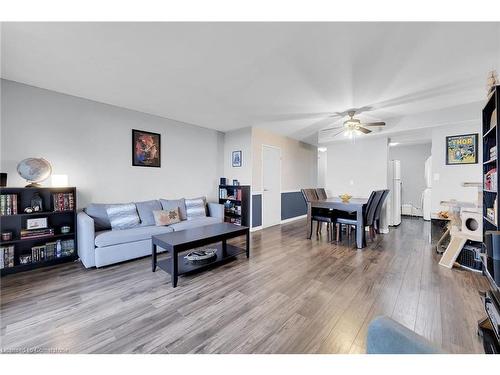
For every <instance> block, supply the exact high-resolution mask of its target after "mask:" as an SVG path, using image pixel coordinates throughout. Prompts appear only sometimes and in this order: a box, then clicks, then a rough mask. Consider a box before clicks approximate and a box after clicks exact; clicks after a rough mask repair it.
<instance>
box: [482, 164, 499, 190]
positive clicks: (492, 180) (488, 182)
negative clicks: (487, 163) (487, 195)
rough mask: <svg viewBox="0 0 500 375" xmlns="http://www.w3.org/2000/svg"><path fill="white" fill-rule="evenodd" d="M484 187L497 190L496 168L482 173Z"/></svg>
mask: <svg viewBox="0 0 500 375" xmlns="http://www.w3.org/2000/svg"><path fill="white" fill-rule="evenodd" d="M484 188H485V189H486V190H491V191H497V169H496V168H493V169H490V170H489V171H488V172H486V174H485V175H484Z"/></svg>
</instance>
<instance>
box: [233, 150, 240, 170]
mask: <svg viewBox="0 0 500 375" xmlns="http://www.w3.org/2000/svg"><path fill="white" fill-rule="evenodd" d="M232 160H233V167H241V151H233V156H232Z"/></svg>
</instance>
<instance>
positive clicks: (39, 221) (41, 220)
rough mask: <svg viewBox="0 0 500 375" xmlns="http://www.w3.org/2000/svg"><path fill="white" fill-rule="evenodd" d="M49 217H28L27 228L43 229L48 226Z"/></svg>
mask: <svg viewBox="0 0 500 375" xmlns="http://www.w3.org/2000/svg"><path fill="white" fill-rule="evenodd" d="M47 225H48V224H47V218H46V217H37V218H36V219H27V220H26V229H28V230H31V229H43V228H47Z"/></svg>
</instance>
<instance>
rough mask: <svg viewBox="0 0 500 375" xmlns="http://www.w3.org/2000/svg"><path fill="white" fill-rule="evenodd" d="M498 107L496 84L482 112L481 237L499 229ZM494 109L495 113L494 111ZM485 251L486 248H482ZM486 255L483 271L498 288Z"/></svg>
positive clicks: (499, 98) (499, 94)
mask: <svg viewBox="0 0 500 375" xmlns="http://www.w3.org/2000/svg"><path fill="white" fill-rule="evenodd" d="M498 108H500V86H496V87H495V88H494V90H493V93H492V94H491V95H490V96H489V97H488V100H487V102H486V105H485V106H484V108H483V113H482V141H483V238H485V237H484V234H485V232H486V231H498V230H500V226H499V224H500V212H499V210H498V189H499V186H500V178H499V177H500V175H499V173H498V171H499V170H500V168H499V167H500V163H499V159H498V157H497V155H498V145H499V144H500V131H498V125H499V124H500V117H499V113H500V112H499V110H498ZM495 110H496V115H495V114H494V111H495ZM494 147H497V152H496V154H492V153H491V152H490V150H492V148H494ZM492 171H496V172H497V173H496V174H494V175H490V177H489V178H488V179H489V181H491V184H490V186H487V185H486V180H487V178H486V176H487V175H489V173H491V172H492ZM491 185H493V186H491ZM492 210H494V212H493V215H488V211H489V212H491V211H492ZM484 252H486V249H484ZM488 261H489V260H488V257H487V256H486V254H484V257H483V263H484V267H483V268H484V272H485V274H486V276H488V279H489V280H490V282H491V283H492V286H494V287H495V288H498V285H496V284H495V283H494V281H493V278H492V275H491V274H490V272H489V271H488V268H490V269H491V267H488Z"/></svg>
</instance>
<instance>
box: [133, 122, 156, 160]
mask: <svg viewBox="0 0 500 375" xmlns="http://www.w3.org/2000/svg"><path fill="white" fill-rule="evenodd" d="M160 153H161V143H160V134H158V133H151V132H147V131H143V130H136V129H132V165H133V166H136V167H156V168H159V167H161V159H160Z"/></svg>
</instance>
